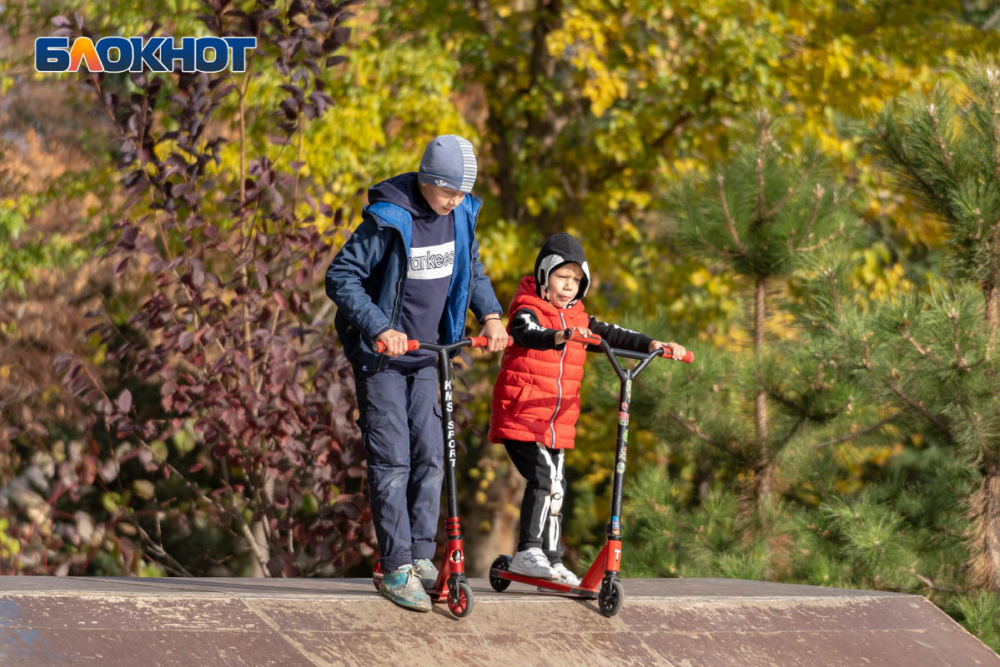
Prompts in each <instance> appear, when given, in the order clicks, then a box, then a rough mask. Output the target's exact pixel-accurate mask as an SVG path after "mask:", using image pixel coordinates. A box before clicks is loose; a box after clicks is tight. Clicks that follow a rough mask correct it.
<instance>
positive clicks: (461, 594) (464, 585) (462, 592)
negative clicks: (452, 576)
mask: <svg viewBox="0 0 1000 667" xmlns="http://www.w3.org/2000/svg"><path fill="white" fill-rule="evenodd" d="M455 588H456V589H457V595H452V593H451V592H450V591H449V593H448V609H449V610H450V611H451V613H452V614H454V615H455V616H457V617H458V618H464V617H466V616H468V615H469V614H471V613H472V604H473V601H474V598H473V597H472V589H471V588H470V587H469V584H468V582H465V581H460V582H458V585H457V586H456V587H455Z"/></svg>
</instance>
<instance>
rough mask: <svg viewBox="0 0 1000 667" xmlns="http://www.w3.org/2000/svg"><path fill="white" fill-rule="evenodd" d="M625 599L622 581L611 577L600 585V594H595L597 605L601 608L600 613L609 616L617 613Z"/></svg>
mask: <svg viewBox="0 0 1000 667" xmlns="http://www.w3.org/2000/svg"><path fill="white" fill-rule="evenodd" d="M624 601H625V589H624V588H622V582H620V581H618V580H617V579H612V580H611V581H610V582H608V581H606V582H604V585H603V586H601V594H600V595H598V596H597V605H598V606H599V607H600V608H601V613H602V614H604V615H605V616H607V617H608V618H611V617H612V616H614V615H615V614H617V613H618V609H619V608H620V607H621V606H622V602H624Z"/></svg>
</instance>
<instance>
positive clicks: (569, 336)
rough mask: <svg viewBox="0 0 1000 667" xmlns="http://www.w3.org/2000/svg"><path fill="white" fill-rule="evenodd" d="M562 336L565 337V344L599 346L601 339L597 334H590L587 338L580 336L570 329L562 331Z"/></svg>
mask: <svg viewBox="0 0 1000 667" xmlns="http://www.w3.org/2000/svg"><path fill="white" fill-rule="evenodd" d="M563 336H565V337H566V342H567V343H580V344H581V345H600V344H601V337H600V336H598V335H597V334H591V335H590V336H589V337H587V336H581V335H579V334H578V333H576V332H575V331H573V330H572V329H564V330H563Z"/></svg>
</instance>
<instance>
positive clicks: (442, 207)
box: [420, 183, 465, 215]
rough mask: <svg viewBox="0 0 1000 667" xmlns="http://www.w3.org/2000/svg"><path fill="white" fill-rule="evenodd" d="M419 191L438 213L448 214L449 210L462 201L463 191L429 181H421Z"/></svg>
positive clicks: (463, 197)
mask: <svg viewBox="0 0 1000 667" xmlns="http://www.w3.org/2000/svg"><path fill="white" fill-rule="evenodd" d="M420 192H421V193H423V195H424V199H426V200H427V203H428V204H430V207H431V209H432V210H433V211H434V212H435V213H437V214H438V215H448V214H449V213H451V210H452V209H453V208H455V207H456V206H458V205H459V204H461V203H462V200H463V199H465V193H464V192H462V191H460V190H452V189H450V188H442V187H438V186H437V185H431V184H430V183H421V184H420Z"/></svg>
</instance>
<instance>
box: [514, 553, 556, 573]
mask: <svg viewBox="0 0 1000 667" xmlns="http://www.w3.org/2000/svg"><path fill="white" fill-rule="evenodd" d="M510 571H511V572H513V573H514V574H523V575H524V576H526V577H535V578H536V579H555V578H556V572H555V570H553V569H552V565H551V564H550V563H549V559H548V558H547V557H546V556H545V553H544V552H543V551H542V550H541V549H539V548H538V547H531V548H530V549H525V550H524V551H518V552H517V553H516V554H514V560H512V561H511V563H510Z"/></svg>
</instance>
